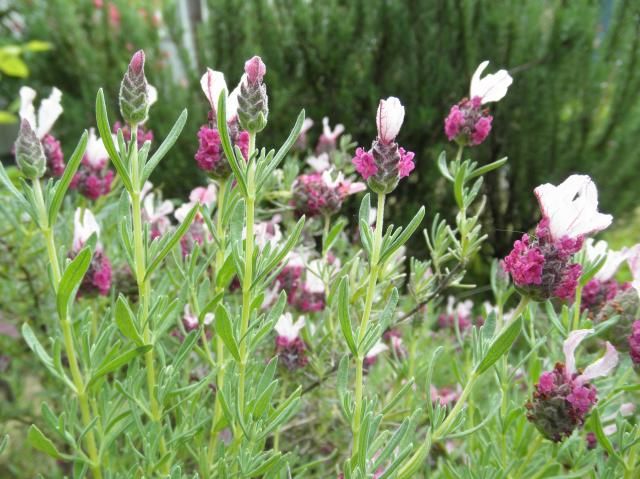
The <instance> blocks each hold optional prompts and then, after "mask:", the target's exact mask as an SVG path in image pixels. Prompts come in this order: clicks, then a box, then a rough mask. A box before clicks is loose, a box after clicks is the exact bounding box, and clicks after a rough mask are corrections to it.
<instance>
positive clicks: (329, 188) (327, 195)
mask: <svg viewBox="0 0 640 479" xmlns="http://www.w3.org/2000/svg"><path fill="white" fill-rule="evenodd" d="M365 189H366V186H365V184H364V183H360V182H354V183H352V182H351V181H349V180H346V179H345V178H344V175H343V174H342V173H338V175H337V176H336V177H335V178H334V177H333V172H332V171H331V170H325V171H324V172H322V173H317V172H316V173H310V174H306V175H300V176H299V177H298V178H297V179H296V181H295V182H294V184H293V198H292V200H291V203H292V206H293V207H294V210H295V212H296V214H297V215H298V216H302V215H306V216H308V217H313V216H317V215H333V214H335V213H337V212H338V211H340V208H341V207H342V202H343V201H344V199H345V198H346V197H347V196H349V195H352V194H355V193H358V192H360V191H364V190H365Z"/></svg>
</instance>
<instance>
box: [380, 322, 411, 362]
mask: <svg viewBox="0 0 640 479" xmlns="http://www.w3.org/2000/svg"><path fill="white" fill-rule="evenodd" d="M382 337H383V338H384V340H385V341H387V342H388V343H389V347H390V348H391V351H393V354H394V355H395V356H396V357H397V358H399V359H403V358H406V357H407V355H408V354H409V352H408V351H407V348H406V347H405V345H404V341H403V340H402V335H401V334H400V331H398V330H397V329H389V330H387V331H386V332H385V333H384V334H383V335H382Z"/></svg>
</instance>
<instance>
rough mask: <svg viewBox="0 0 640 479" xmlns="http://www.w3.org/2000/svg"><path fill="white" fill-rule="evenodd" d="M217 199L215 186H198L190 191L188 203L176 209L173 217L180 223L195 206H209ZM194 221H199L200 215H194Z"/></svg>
mask: <svg viewBox="0 0 640 479" xmlns="http://www.w3.org/2000/svg"><path fill="white" fill-rule="evenodd" d="M217 197H218V196H217V189H216V185H214V184H210V185H208V186H206V187H204V186H198V187H197V188H194V189H193V190H191V193H189V202H188V203H184V204H183V205H182V206H180V207H179V208H178V209H176V212H175V213H174V216H175V217H176V219H177V220H178V221H180V222H182V221H184V219H185V218H186V217H187V214H188V213H189V211H191V209H192V208H193V207H194V206H195V205H196V204H200V205H204V206H211V205H212V204H213V203H214V202H215V201H216V199H217ZM196 219H198V220H201V219H202V214H201V213H198V214H197V215H196Z"/></svg>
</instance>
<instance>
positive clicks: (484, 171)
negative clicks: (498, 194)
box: [467, 156, 508, 180]
mask: <svg viewBox="0 0 640 479" xmlns="http://www.w3.org/2000/svg"><path fill="white" fill-rule="evenodd" d="M507 160H508V158H507V157H506V156H505V157H504V158H500V159H499V160H496V161H494V162H493V163H489V164H488V165H484V166H481V167H480V168H477V169H475V170H473V171H472V172H471V173H470V174H469V176H467V180H472V179H473V178H476V177H478V176H482V175H486V174H487V173H489V172H490V171H493V170H497V169H498V168H500V167H501V166H502V165H504V164H505V163H506V162H507Z"/></svg>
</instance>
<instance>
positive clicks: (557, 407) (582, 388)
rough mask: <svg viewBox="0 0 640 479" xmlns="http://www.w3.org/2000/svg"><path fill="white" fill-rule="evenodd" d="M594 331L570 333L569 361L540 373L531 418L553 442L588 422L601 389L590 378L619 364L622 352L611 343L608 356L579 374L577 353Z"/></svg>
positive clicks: (566, 346)
mask: <svg viewBox="0 0 640 479" xmlns="http://www.w3.org/2000/svg"><path fill="white" fill-rule="evenodd" d="M592 333H593V330H592V329H580V330H576V331H572V332H571V333H570V334H569V337H568V338H567V339H566V341H565V342H564V346H563V351H564V355H565V363H564V364H562V363H557V364H556V366H555V367H554V369H553V370H552V371H549V372H545V373H543V374H542V375H541V376H540V379H539V381H538V384H536V387H535V391H534V393H533V399H532V400H531V401H529V402H528V403H527V404H526V408H527V409H528V410H529V413H528V414H527V419H528V420H529V421H531V422H532V423H533V424H534V425H535V426H536V428H537V429H538V430H539V431H540V433H541V434H542V435H543V436H544V437H546V438H547V439H549V440H551V441H554V442H560V441H562V440H563V439H564V438H566V437H569V436H570V435H571V433H572V432H573V431H574V429H576V428H578V427H580V426H582V424H584V419H585V416H586V415H587V414H588V413H589V411H590V410H591V408H592V407H593V405H594V404H595V403H596V402H597V395H596V393H597V391H596V388H595V387H594V386H593V385H592V384H591V383H590V380H592V379H595V378H597V377H601V376H606V375H607V374H609V373H610V372H611V371H612V370H613V369H614V368H615V367H616V365H617V364H618V353H617V351H616V349H615V348H614V347H613V346H612V345H611V343H608V342H607V343H606V353H605V355H604V356H603V357H602V358H600V359H598V360H597V361H596V362H594V363H593V364H591V365H590V366H588V367H587V368H586V369H585V370H584V372H583V373H581V374H580V373H579V371H578V370H577V369H576V362H575V356H574V352H575V350H576V348H577V347H578V345H579V344H580V343H581V342H582V341H583V340H584V339H585V338H586V337H587V336H588V335H590V334H592Z"/></svg>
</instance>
